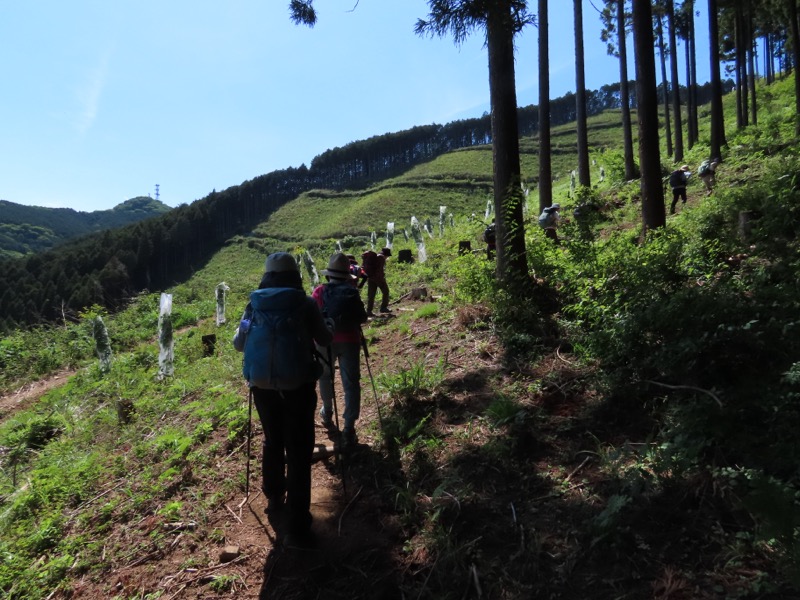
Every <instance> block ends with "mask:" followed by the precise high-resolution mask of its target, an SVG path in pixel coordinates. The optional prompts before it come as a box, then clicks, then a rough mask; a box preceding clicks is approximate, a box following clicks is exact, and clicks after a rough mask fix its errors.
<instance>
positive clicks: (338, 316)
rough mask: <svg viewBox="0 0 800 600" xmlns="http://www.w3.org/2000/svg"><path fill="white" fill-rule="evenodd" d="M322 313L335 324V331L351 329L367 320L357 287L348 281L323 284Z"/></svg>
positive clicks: (356, 327)
mask: <svg viewBox="0 0 800 600" xmlns="http://www.w3.org/2000/svg"><path fill="white" fill-rule="evenodd" d="M322 313H323V314H324V315H325V316H326V317H329V318H331V319H333V322H334V323H335V324H336V331H352V330H354V329H358V327H359V325H361V323H363V322H364V321H366V320H367V310H366V309H365V308H364V302H363V301H362V300H361V296H360V295H359V293H358V289H357V288H356V287H355V286H352V285H350V284H349V283H334V284H330V283H328V284H325V287H324V288H323V289H322Z"/></svg>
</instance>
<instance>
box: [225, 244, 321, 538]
mask: <svg viewBox="0 0 800 600" xmlns="http://www.w3.org/2000/svg"><path fill="white" fill-rule="evenodd" d="M332 330H333V325H332V324H331V325H330V326H328V325H326V322H325V320H324V319H323V317H322V313H321V312H320V310H319V307H318V306H317V303H316V302H315V301H314V300H313V299H312V298H310V297H308V296H307V295H306V294H305V292H304V291H303V282H302V279H301V278H300V271H299V269H298V267H297V262H295V259H294V257H293V256H292V255H291V254H288V253H286V252H277V253H275V254H270V255H269V256H268V257H267V263H266V272H265V273H264V276H263V278H262V279H261V284H260V285H259V288H258V289H257V290H255V291H253V292H251V294H250V302H249V303H248V304H247V307H246V308H245V310H244V315H243V316H242V319H241V321H240V323H239V327H238V328H237V330H236V334H235V335H234V338H233V346H234V348H236V350H238V351H240V352H244V361H243V363H244V367H243V373H244V376H245V379H247V381H248V383H249V385H250V392H251V394H252V399H253V400H254V402H255V405H256V409H257V410H258V416H259V418H260V420H261V425H262V427H263V429H264V444H263V460H262V463H261V476H262V483H261V485H262V489H263V491H264V495H265V496H266V498H267V507H266V512H267V513H268V514H271V515H274V514H276V513H278V512H279V511H281V509H282V508H283V506H284V495H285V502H286V506H287V508H288V513H289V514H288V517H289V535H290V536H291V538H293V539H294V540H295V543H298V544H305V543H307V542H309V541H310V540H311V535H312V534H311V510H310V508H311V456H312V454H313V451H314V440H315V434H314V414H315V412H316V408H317V392H316V383H317V379H319V376H320V375H321V373H322V367H321V366H320V365H319V363H318V362H317V361H316V360H315V355H314V342H316V343H317V344H319V345H321V346H327V345H329V344H330V343H331V340H332V339H333V333H332Z"/></svg>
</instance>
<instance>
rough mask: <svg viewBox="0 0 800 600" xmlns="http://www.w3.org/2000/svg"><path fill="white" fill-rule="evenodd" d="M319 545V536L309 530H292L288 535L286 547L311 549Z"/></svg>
mask: <svg viewBox="0 0 800 600" xmlns="http://www.w3.org/2000/svg"><path fill="white" fill-rule="evenodd" d="M316 543H317V536H316V535H315V534H314V532H313V531H311V528H308V529H298V530H295V529H292V530H290V531H289V533H288V534H287V535H286V546H287V547H288V548H300V549H309V548H313V547H314V546H315V545H316Z"/></svg>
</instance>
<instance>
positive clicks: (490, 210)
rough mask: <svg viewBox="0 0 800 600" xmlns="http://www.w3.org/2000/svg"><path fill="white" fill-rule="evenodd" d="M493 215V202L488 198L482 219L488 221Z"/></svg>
mask: <svg viewBox="0 0 800 600" xmlns="http://www.w3.org/2000/svg"><path fill="white" fill-rule="evenodd" d="M492 215H494V203H493V202H492V201H491V199H490V200H487V201H486V212H485V213H484V215H483V219H484V221H488V220H489V219H490V218H491V217H492Z"/></svg>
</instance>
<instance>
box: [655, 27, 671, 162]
mask: <svg viewBox="0 0 800 600" xmlns="http://www.w3.org/2000/svg"><path fill="white" fill-rule="evenodd" d="M657 19H658V52H659V54H660V55H661V84H662V87H661V91H662V94H663V97H664V137H666V138H667V156H672V126H671V124H670V116H669V83H668V82H667V50H666V48H665V47H664V23H663V21H662V20H661V14H660V13H659V14H658V16H657Z"/></svg>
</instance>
